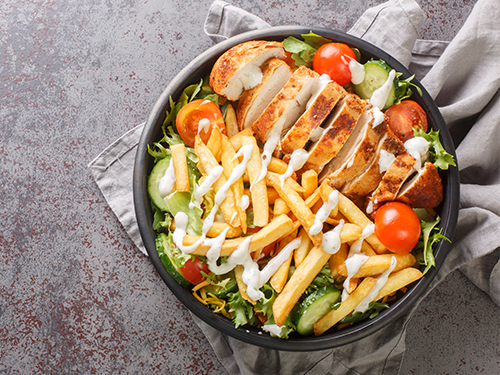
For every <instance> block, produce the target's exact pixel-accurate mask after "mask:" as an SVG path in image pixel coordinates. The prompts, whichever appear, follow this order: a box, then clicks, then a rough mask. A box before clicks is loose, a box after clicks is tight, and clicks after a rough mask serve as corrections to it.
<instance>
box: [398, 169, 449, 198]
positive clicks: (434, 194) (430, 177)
mask: <svg viewBox="0 0 500 375" xmlns="http://www.w3.org/2000/svg"><path fill="white" fill-rule="evenodd" d="M396 200H397V201H399V202H403V203H406V204H407V205H408V206H410V207H414V208H433V207H436V206H437V205H438V204H439V203H441V201H442V200H443V182H442V181H441V177H440V176H439V172H438V170H437V169H436V167H435V166H434V164H432V163H429V162H427V163H425V165H424V167H423V168H422V169H421V170H420V171H418V173H417V174H416V175H415V176H414V177H413V178H411V179H410V180H409V181H407V182H405V184H404V185H403V187H402V188H401V190H400V192H399V194H398V196H397V198H396Z"/></svg>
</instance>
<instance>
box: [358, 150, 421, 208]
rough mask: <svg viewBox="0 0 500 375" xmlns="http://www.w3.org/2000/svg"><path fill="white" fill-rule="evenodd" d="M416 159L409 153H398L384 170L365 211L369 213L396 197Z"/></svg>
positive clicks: (411, 172) (410, 173) (411, 171)
mask: <svg viewBox="0 0 500 375" xmlns="http://www.w3.org/2000/svg"><path fill="white" fill-rule="evenodd" d="M415 163H416V160H415V158H414V157H413V156H411V155H410V154H409V153H407V152H405V153H403V154H401V155H399V156H398V157H397V158H396V159H394V161H393V162H392V164H391V165H390V166H389V169H387V172H385V174H384V177H383V178H382V181H380V183H379V184H378V186H377V188H376V189H375V191H374V192H373V193H372V195H371V196H370V197H369V199H368V200H369V201H368V205H367V207H366V213H367V214H371V213H373V212H375V211H377V209H378V208H379V207H380V206H381V205H382V204H384V202H390V201H393V200H395V199H396V197H397V195H398V193H399V190H400V189H401V187H402V186H403V184H404V182H405V181H406V180H407V179H408V177H410V176H411V175H412V174H413V172H414V171H415V170H414V167H415Z"/></svg>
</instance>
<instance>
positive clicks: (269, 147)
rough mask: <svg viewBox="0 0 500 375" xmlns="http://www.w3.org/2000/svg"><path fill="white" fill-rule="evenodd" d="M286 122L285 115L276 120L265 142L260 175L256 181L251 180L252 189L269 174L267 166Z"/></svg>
mask: <svg viewBox="0 0 500 375" xmlns="http://www.w3.org/2000/svg"><path fill="white" fill-rule="evenodd" d="M284 123H285V119H284V116H282V117H280V119H279V120H278V121H277V122H276V124H275V125H274V126H273V128H272V129H271V132H270V134H269V138H267V141H266V143H264V149H263V150H262V154H261V160H262V169H261V170H260V176H259V177H258V178H257V179H255V181H250V190H252V187H253V185H254V184H256V183H257V182H259V181H260V180H262V179H264V178H265V177H266V175H267V166H268V165H269V163H270V162H271V157H272V155H273V152H274V150H275V149H276V146H278V143H279V141H280V137H281V131H282V130H283V124H284Z"/></svg>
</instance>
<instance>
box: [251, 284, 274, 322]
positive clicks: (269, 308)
mask: <svg viewBox="0 0 500 375" xmlns="http://www.w3.org/2000/svg"><path fill="white" fill-rule="evenodd" d="M260 290H261V292H263V293H264V298H261V299H260V300H258V301H257V303H256V304H255V311H256V312H261V313H263V314H264V315H265V316H266V317H267V318H268V319H270V318H271V317H272V316H273V303H274V300H275V299H276V297H277V296H278V293H276V292H275V290H274V289H273V287H272V286H271V285H270V284H269V283H266V284H264V286H263V287H262V288H260Z"/></svg>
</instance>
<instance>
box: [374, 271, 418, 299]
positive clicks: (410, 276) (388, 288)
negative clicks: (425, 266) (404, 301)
mask: <svg viewBox="0 0 500 375" xmlns="http://www.w3.org/2000/svg"><path fill="white" fill-rule="evenodd" d="M422 276H423V275H422V272H420V270H419V269H418V268H413V267H408V268H405V269H402V270H401V271H398V272H394V273H391V274H390V275H389V277H388V278H387V282H386V283H385V284H384V286H383V287H382V288H381V289H380V290H379V292H378V294H377V297H375V299H374V301H378V300H380V299H382V298H384V297H385V296H389V295H391V294H392V293H395V292H396V291H398V290H399V289H401V288H403V287H405V286H407V285H409V284H411V283H412V282H414V281H416V280H418V279H420V278H421V277H422Z"/></svg>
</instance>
